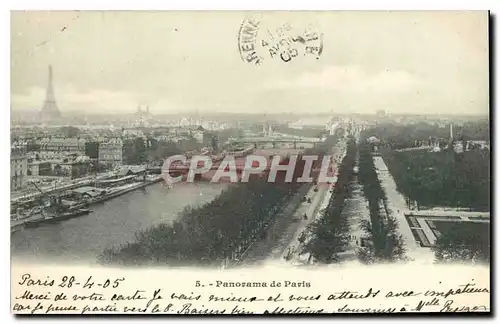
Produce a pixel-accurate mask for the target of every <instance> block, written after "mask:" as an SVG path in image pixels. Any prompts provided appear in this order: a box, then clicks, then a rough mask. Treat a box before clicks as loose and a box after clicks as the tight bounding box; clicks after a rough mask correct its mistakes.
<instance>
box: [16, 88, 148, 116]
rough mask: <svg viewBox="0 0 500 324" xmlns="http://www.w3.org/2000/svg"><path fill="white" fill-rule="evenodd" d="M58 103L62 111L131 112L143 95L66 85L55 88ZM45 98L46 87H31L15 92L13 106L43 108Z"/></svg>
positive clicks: (139, 102)
mask: <svg viewBox="0 0 500 324" xmlns="http://www.w3.org/2000/svg"><path fill="white" fill-rule="evenodd" d="M55 96H56V100H57V104H58V106H59V109H60V110H61V111H65V110H66V111H74V110H83V111H86V110H89V111H94V112H95V111H99V110H102V109H104V110H105V111H116V112H120V111H121V112H130V111H133V110H134V109H136V107H137V105H138V104H142V103H143V102H142V101H141V96H139V95H138V94H133V93H127V92H121V91H110V90H106V89H95V90H90V91H81V90H79V89H77V88H75V87H73V86H72V85H66V86H62V87H58V88H56V89H55ZM44 100H45V89H43V88H41V87H31V88H29V89H28V91H26V92H24V93H17V94H13V95H12V97H11V105H12V107H13V108H23V109H26V108H31V109H33V108H35V109H36V108H39V109H40V108H41V107H42V105H43V101H44Z"/></svg>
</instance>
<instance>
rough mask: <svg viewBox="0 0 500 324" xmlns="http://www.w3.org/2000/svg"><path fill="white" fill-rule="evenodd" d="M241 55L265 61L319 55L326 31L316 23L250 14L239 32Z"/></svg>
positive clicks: (256, 60) (283, 61) (251, 59)
mask: <svg viewBox="0 0 500 324" xmlns="http://www.w3.org/2000/svg"><path fill="white" fill-rule="evenodd" d="M238 49H239V53H240V56H241V59H242V60H243V61H244V62H246V63H250V64H255V65H261V64H262V63H263V62H264V61H267V60H274V61H279V62H282V63H289V62H293V61H295V60H299V59H304V58H305V59H319V58H320V57H321V53H322V52H323V34H322V33H321V32H320V30H319V28H318V27H316V26H314V24H304V23H299V24H298V23H296V22H295V23H293V22H292V23H289V22H286V21H285V22H276V21H272V20H271V19H263V17H258V16H249V17H246V18H245V19H244V20H243V23H242V24H241V27H240V30H239V33H238Z"/></svg>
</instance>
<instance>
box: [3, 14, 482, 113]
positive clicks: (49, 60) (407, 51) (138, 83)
mask: <svg viewBox="0 0 500 324" xmlns="http://www.w3.org/2000/svg"><path fill="white" fill-rule="evenodd" d="M245 19H247V20H245ZM245 21H246V23H245ZM249 21H250V22H251V23H253V24H254V25H257V27H255V28H253V29H249V34H251V35H254V37H250V38H248V37H247V40H245V42H247V43H248V42H249V43H248V44H246V43H245V44H246V45H245V44H243V43H239V40H240V39H241V37H239V33H241V30H240V28H241V26H242V24H243V25H244V26H247V27H246V28H248V26H249ZM257 22H258V24H257ZM250 26H251V25H250ZM283 26H290V27H289V29H290V30H289V31H285V34H284V35H283V36H281V37H280V36H279V33H278V31H277V29H278V28H280V27H282V28H283ZM287 28H288V27H287ZM247 30H248V29H247ZM306 30H309V31H316V33H317V34H318V35H321V42H322V48H323V49H322V52H321V54H320V55H319V56H318V55H312V54H307V53H306V52H305V47H304V46H302V44H300V43H292V45H290V47H287V45H283V44H284V43H282V46H281V47H280V50H279V51H278V53H279V52H281V51H282V50H283V51H286V50H287V49H295V50H296V52H295V53H298V55H297V56H296V57H294V58H293V59H292V60H290V61H288V62H284V61H283V60H280V58H279V56H277V57H274V58H272V57H271V56H270V54H269V51H268V49H269V46H267V47H263V46H262V41H265V42H266V43H270V44H271V45H272V44H275V43H273V40H274V41H276V40H278V41H279V40H280V39H287V40H290V36H291V37H296V36H301V37H303V36H304V35H305V31H306ZM309 34H310V33H309ZM269 35H270V36H269ZM248 39H250V40H248ZM253 41H255V42H254V43H252V42H253ZM319 42H320V40H313V41H311V42H308V43H307V44H310V45H311V46H316V45H318V44H319ZM307 44H306V45H307ZM242 45H245V46H247V48H249V47H248V46H253V48H254V49H256V52H257V54H256V55H259V56H260V57H261V58H262V60H261V61H260V64H258V65H257V64H254V61H253V62H247V61H244V60H242V58H241V57H240V52H239V47H240V46H242ZM488 64H489V63H488V14H487V12H480V11H476V12H473V11H463V12H450V11H442V12H419V11H408V12H370V11H366V12H363V11H358V12H356V11H336V12H326V11H325V12H266V13H255V12H253V13H249V12H229V11H225V12H209V11H207V12H201V11H200V12H161V11H142V12H139V11H129V12H125V11H101V12H99V11H79V12H76V11H57V12H56V11H52V12H50V11H29V12H26V11H17V12H12V13H11V108H12V109H13V110H21V109H22V110H26V109H31V110H33V111H37V110H39V109H40V108H41V107H42V104H43V101H44V99H45V91H46V90H45V89H46V87H47V78H48V66H49V65H52V67H53V71H54V91H55V96H56V99H57V103H58V106H59V109H60V110H61V112H62V113H64V112H71V111H80V112H81V111H85V112H86V113H89V114H99V113H121V112H123V113H130V112H133V111H136V109H137V106H138V105H149V107H150V110H151V112H152V113H157V114H163V113H165V114H168V113H179V112H181V113H182V112H184V111H190V112H192V111H198V112H199V113H211V112H233V113H234V112H244V113H251V112H254V113H270V112H272V113H281V112H283V113H285V112H291V113H325V112H343V113H345V112H357V113H374V112H376V111H377V110H381V109H383V110H386V111H387V112H390V113H412V114H415V113H416V114H424V115H425V114H481V115H487V114H488V111H489V108H488V102H489V97H488V96H489V81H488V77H489V66H488Z"/></svg>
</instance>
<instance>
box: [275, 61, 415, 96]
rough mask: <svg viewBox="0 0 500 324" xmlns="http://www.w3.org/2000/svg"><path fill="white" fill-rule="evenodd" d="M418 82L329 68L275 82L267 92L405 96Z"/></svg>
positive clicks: (395, 73)
mask: <svg viewBox="0 0 500 324" xmlns="http://www.w3.org/2000/svg"><path fill="white" fill-rule="evenodd" d="M419 83H420V82H419V80H418V79H417V78H416V77H415V76H413V75H411V74H409V73H407V72H405V71H401V70H382V71H379V72H376V73H368V72H367V71H366V70H364V69H362V68H361V67H359V66H332V65H330V66H328V67H326V68H324V69H323V70H321V71H319V72H317V73H304V74H302V75H300V76H298V77H297V78H295V79H291V80H276V81H273V82H270V83H269V84H267V88H268V89H290V88H303V89H307V88H314V89H330V90H337V91H339V92H344V93H363V94H366V93H374V94H378V93H380V94H387V93H399V92H407V91H411V90H412V89H414V88H415V87H416V86H418V85H419Z"/></svg>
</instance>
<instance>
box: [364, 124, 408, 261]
mask: <svg viewBox="0 0 500 324" xmlns="http://www.w3.org/2000/svg"><path fill="white" fill-rule="evenodd" d="M366 135H367V133H366V132H363V133H362V134H361V137H360V145H359V173H358V179H359V182H360V184H361V186H362V188H363V193H364V196H365V198H366V199H367V200H368V208H369V212H370V220H369V221H368V220H366V221H363V224H362V227H363V230H364V232H365V235H366V236H365V237H366V239H367V240H368V241H369V242H372V243H373V244H368V245H366V246H363V247H361V248H360V249H359V251H358V257H359V259H360V261H362V262H363V263H367V264H371V263H375V262H394V261H397V260H405V259H406V256H405V254H406V248H405V245H404V241H403V238H402V236H401V235H400V234H399V233H398V223H397V221H396V219H395V218H394V217H393V216H392V215H391V212H390V210H389V209H388V208H387V197H386V195H385V192H384V190H383V189H382V186H381V184H380V181H379V179H378V175H377V172H376V169H375V165H374V163H373V155H372V146H371V144H369V143H367V142H366V138H367V136H366Z"/></svg>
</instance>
